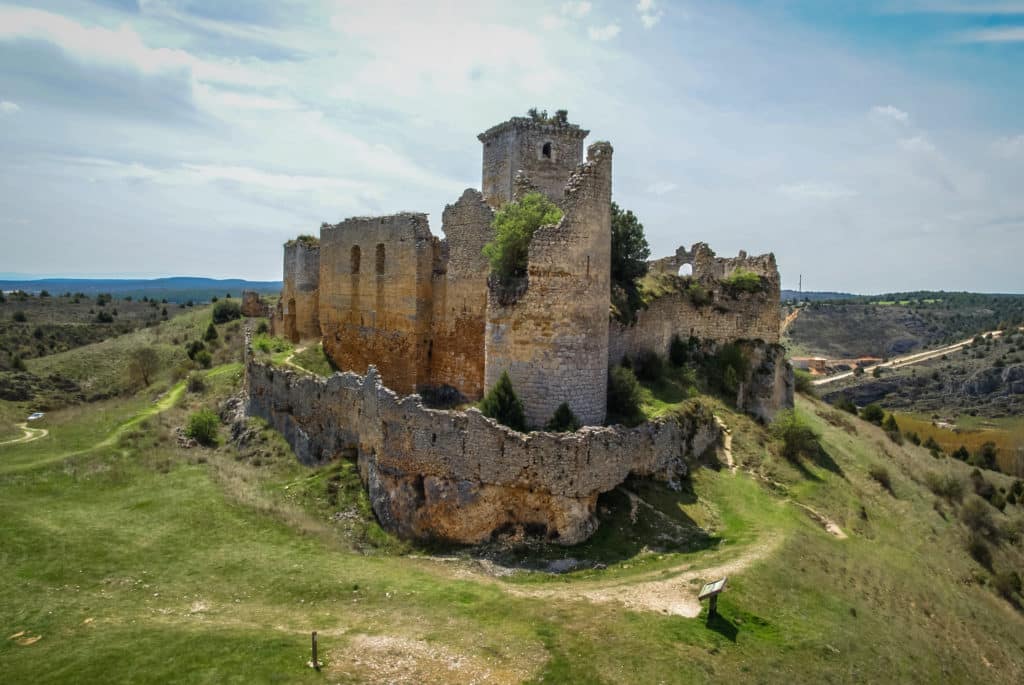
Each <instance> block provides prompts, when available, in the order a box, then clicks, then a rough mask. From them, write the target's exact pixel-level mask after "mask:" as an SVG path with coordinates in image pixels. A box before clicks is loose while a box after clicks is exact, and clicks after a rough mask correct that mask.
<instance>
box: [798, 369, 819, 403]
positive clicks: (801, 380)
mask: <svg viewBox="0 0 1024 685" xmlns="http://www.w3.org/2000/svg"><path fill="white" fill-rule="evenodd" d="M813 380H814V376H812V375H811V374H810V372H808V371H804V370H803V369H796V370H794V371H793V381H794V384H795V385H794V387H795V388H796V391H797V392H799V393H802V394H804V395H809V396H811V397H815V396H817V393H816V392H815V389H814V383H813V382H812V381H813Z"/></svg>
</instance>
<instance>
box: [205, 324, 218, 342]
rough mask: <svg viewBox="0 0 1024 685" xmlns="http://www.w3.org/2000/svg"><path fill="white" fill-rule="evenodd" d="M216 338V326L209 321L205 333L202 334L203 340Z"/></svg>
mask: <svg viewBox="0 0 1024 685" xmlns="http://www.w3.org/2000/svg"><path fill="white" fill-rule="evenodd" d="M216 339H217V327H216V326H214V325H213V322H212V321H211V322H210V325H209V326H207V327H206V333H204V334H203V340H205V341H206V342H210V341H211V340H216Z"/></svg>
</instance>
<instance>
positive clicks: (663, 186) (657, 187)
mask: <svg viewBox="0 0 1024 685" xmlns="http://www.w3.org/2000/svg"><path fill="white" fill-rule="evenodd" d="M678 187H679V186H677V185H676V184H675V183H672V182H671V181H657V182H655V183H652V184H651V185H649V186H647V192H648V193H653V194H654V195H665V194H667V193H671V192H672V191H673V190H675V189H676V188H678Z"/></svg>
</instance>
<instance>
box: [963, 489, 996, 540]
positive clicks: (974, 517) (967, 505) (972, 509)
mask: <svg viewBox="0 0 1024 685" xmlns="http://www.w3.org/2000/svg"><path fill="white" fill-rule="evenodd" d="M960 520H961V521H963V522H964V525H965V526H967V528H968V529H970V530H971V531H973V532H975V533H978V534H979V535H983V536H985V538H986V539H989V540H993V539H995V540H998V539H999V527H998V526H996V522H995V519H993V518H992V507H991V506H989V504H988V502H986V501H985V500H983V499H982V498H980V497H976V496H974V495H971V496H970V497H968V498H967V499H966V500H965V501H964V504H963V506H962V507H960Z"/></svg>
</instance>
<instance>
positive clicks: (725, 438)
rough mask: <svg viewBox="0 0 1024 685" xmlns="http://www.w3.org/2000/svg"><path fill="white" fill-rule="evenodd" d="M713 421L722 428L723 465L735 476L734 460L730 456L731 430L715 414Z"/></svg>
mask: <svg viewBox="0 0 1024 685" xmlns="http://www.w3.org/2000/svg"><path fill="white" fill-rule="evenodd" d="M715 423H716V424H718V427H719V428H720V429H721V430H722V456H723V457H724V458H725V465H726V466H728V467H729V471H730V472H731V473H732V475H734V476H735V475H736V460H735V459H734V458H733V456H732V431H731V430H730V429H729V426H727V425H726V424H725V421H723V420H722V419H721V417H719V416H718V415H715Z"/></svg>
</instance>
